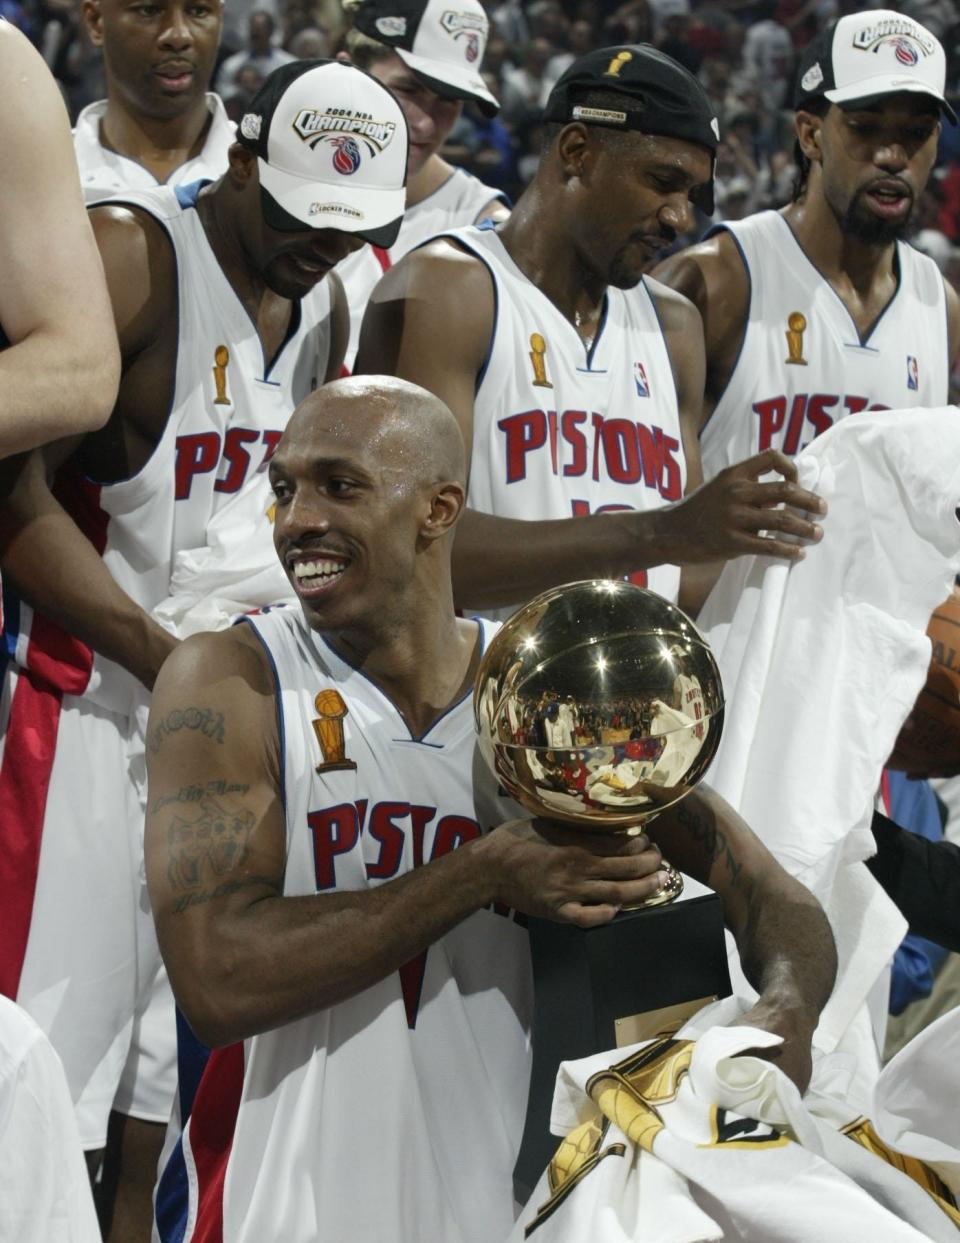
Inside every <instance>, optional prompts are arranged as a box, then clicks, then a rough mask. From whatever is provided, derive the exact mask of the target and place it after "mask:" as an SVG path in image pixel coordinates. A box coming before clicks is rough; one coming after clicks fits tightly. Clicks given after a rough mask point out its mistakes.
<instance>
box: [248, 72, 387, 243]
mask: <svg viewBox="0 0 960 1243" xmlns="http://www.w3.org/2000/svg"><path fill="white" fill-rule="evenodd" d="M237 141H238V142H240V143H242V144H243V145H244V146H245V147H247V148H248V150H250V151H254V152H255V153H256V155H257V167H258V169H259V173H260V190H261V197H262V205H263V215H264V219H265V220H266V222H267V224H268V225H270V227H271V228H274V229H282V230H296V229H304V228H309V229H338V230H340V232H342V233H356V234H358V235H359V236H360V237H362V238H363V239H364V240H365V241H368V242H372V243H373V244H374V245H376V246H392V245H393V243H394V242H395V241H396V237H397V233H398V232H399V231H400V225H401V223H402V221H403V211H404V204H405V199H406V180H407V146H408V136H407V123H406V120H405V119H404V116H403V113H402V112H401V110H400V106H399V104H398V103H397V101H396V100H395V99H394V97H393V95H391V94H390V92H389V91H388V90H387V88H386V87H385V86H383V85H381V83H379V82H377V81H376V79H375V78H372V77H371V76H370V75H369V74H368V73H364V72H363V70H362V69H357V68H356V67H355V66H354V65H347V64H344V63H342V62H341V61H333V60H300V61H294V62H292V63H291V64H288V65H282V66H281V67H280V68H279V69H275V70H274V71H273V73H271V74H269V75H268V77H267V79H266V80H265V82H264V83H263V86H261V88H260V90H259V91H257V93H256V95H255V96H254V98H253V100H252V101H251V104H250V107H249V109H248V110H247V112H245V113H244V115H243V117H242V118H241V120H240V124H239V126H238V127H237Z"/></svg>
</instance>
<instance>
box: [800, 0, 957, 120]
mask: <svg viewBox="0 0 960 1243" xmlns="http://www.w3.org/2000/svg"><path fill="white" fill-rule="evenodd" d="M946 75H947V59H946V55H945V53H944V50H943V46H942V45H941V43H940V40H939V39H937V38H935V37H934V35H932V34H931V33H930V31H929V30H927V28H926V27H925V26H921V25H920V23H919V22H915V21H914V20H913V19H912V18H910V17H904V15H903V14H902V13H896V12H894V11H893V10H892V9H869V10H867V11H866V12H863V13H849V14H848V15H847V16H846V17H841V18H840V20H839V21H838V22H834V23H833V25H831V26H828V27H827V28H826V30H824V31H823V32H822V33H821V34H819V35H817V37H816V38H815V39H812V40H811V41H810V43H808V44H807V46H806V48H805V49H804V54H803V56H802V58H801V60H800V67H799V69H798V70H797V89H796V92H795V95H794V107H796V108H798V109H799V108H802V107H803V105H804V103H806V102H807V101H808V100H811V99H816V98H818V97H819V98H823V99H828V100H829V101H830V103H832V104H839V105H840V106H841V107H844V106H845V107H848V108H850V107H853V106H854V105H856V104H866V103H869V102H872V101H874V100H877V99H881V98H882V97H883V96H884V95H898V94H900V93H901V92H904V91H905V92H907V93H908V94H916V95H927V96H929V97H930V98H931V99H933V100H935V101H936V103H937V105H938V107H939V108H940V110H941V111H942V112H945V113H946V115H947V116H948V117H949V118H950V120H951V121H953V122H954V124H956V121H957V116H956V113H955V112H954V110H953V108H951V107H950V105H949V104H948V103H947V101H946V99H945V98H944V86H945V84H946Z"/></svg>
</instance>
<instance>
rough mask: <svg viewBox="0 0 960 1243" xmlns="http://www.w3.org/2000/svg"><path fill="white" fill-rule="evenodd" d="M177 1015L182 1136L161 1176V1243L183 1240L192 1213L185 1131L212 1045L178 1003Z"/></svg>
mask: <svg viewBox="0 0 960 1243" xmlns="http://www.w3.org/2000/svg"><path fill="white" fill-rule="evenodd" d="M176 1016H177V1092H178V1094H179V1098H180V1137H179V1138H178V1139H177V1142H176V1144H175V1146H174V1148H173V1149H172V1151H171V1153H170V1156H169V1157H168V1158H167V1164H166V1165H165V1166H164V1168H163V1173H162V1174H161V1175H160V1178H159V1179H158V1180H157V1199H156V1205H155V1208H154V1214H155V1218H156V1224H157V1233H158V1234H159V1236H160V1240H161V1243H182V1240H183V1237H184V1235H185V1234H186V1230H187V1218H188V1216H189V1214H190V1182H189V1179H188V1178H187V1164H186V1162H185V1161H184V1159H183V1131H184V1128H185V1127H186V1125H187V1123H188V1122H189V1120H190V1115H191V1113H192V1112H193V1102H194V1100H195V1099H196V1095H197V1088H198V1087H199V1086H200V1080H201V1078H202V1077H203V1072H204V1070H206V1067H207V1062H208V1061H209V1060H210V1049H209V1048H208V1047H207V1045H205V1044H202V1043H201V1042H200V1041H199V1040H198V1039H197V1038H196V1036H195V1035H194V1034H193V1029H192V1028H191V1027H190V1024H189V1023H188V1022H187V1020H186V1019H185V1018H184V1017H183V1014H182V1013H181V1012H180V1007H179V1006H177V1007H176Z"/></svg>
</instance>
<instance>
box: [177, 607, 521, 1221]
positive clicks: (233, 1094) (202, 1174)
mask: <svg viewBox="0 0 960 1243" xmlns="http://www.w3.org/2000/svg"><path fill="white" fill-rule="evenodd" d="M250 624H251V625H252V626H253V627H254V628H255V630H256V631H257V633H258V635H259V637H260V639H261V641H262V642H263V644H264V646H265V648H266V650H267V653H268V654H269V657H270V660H271V663H272V665H273V668H274V671H275V677H276V682H277V695H278V719H279V722H280V730H281V735H280V749H281V753H282V754H283V755H284V757H285V767H284V803H285V807H286V824H287V859H286V869H285V876H284V893H285V894H286V895H303V894H323V893H336V892H340V891H344V890H349V891H355V890H366V889H372V888H375V887H377V886H378V885H381V884H383V883H385V882H387V881H390V880H392V879H394V878H396V877H398V876H402V875H404V874H406V873H408V872H410V871H412V870H413V869H414V868H416V867H418V866H420V865H422V864H426V863H428V862H430V861H431V860H432V859H436V858H438V857H439V856H441V855H443V854H446V853H448V852H449V851H451V850H454V849H456V848H457V847H459V846H461V845H463V844H464V843H466V842H469V841H471V840H472V839H473V838H476V837H478V836H479V835H480V834H482V833H484V832H486V831H488V830H489V829H490V828H492V827H494V826H495V825H497V824H499V823H501V822H503V821H505V820H510V819H514V818H516V817H517V815H518V814H520V815H522V814H523V813H522V811H520V809H519V808H518V807H517V806H516V804H514V803H511V802H509V801H508V800H507V799H504V798H499V797H498V796H497V793H496V783H495V781H494V780H493V778H492V776H490V775H489V774H488V773H487V769H486V766H485V765H484V764H483V763H482V761H480V760H479V759H478V757H477V755H476V748H475V736H474V728H473V716H472V710H471V705H470V700H469V696H468V697H466V698H465V699H464V700H461V701H460V702H459V703H458V704H456V705H455V706H454V707H452V708H451V709H450V711H449V712H448V713H447V714H446V715H445V716H444V717H442V718H441V719H440V720H439V721H437V722H436V724H435V725H434V726H433V727H432V728H431V729H430V730H429V731H428V732H427V734H426V735H425V736H424V737H423V738H413V737H412V736H411V734H410V731H409V730H408V728H407V726H406V724H405V723H404V721H403V719H402V717H401V716H400V714H399V713H398V712H397V710H396V708H395V707H394V705H393V703H392V702H391V701H390V700H389V699H388V698H387V697H386V696H385V695H384V694H383V693H382V692H381V691H380V690H379V689H378V688H377V687H376V686H374V684H373V683H372V682H370V681H369V680H368V679H367V678H366V676H365V675H364V674H363V673H362V672H359V671H358V670H355V669H352V668H351V667H350V666H349V665H347V664H346V663H344V661H342V660H341V659H340V658H339V657H338V656H337V655H335V654H334V652H333V651H332V650H331V649H330V648H329V647H328V646H327V645H326V643H325V642H324V641H323V639H321V638H320V637H319V636H318V635H316V634H315V633H313V632H312V631H311V630H310V629H309V627H308V626H307V624H306V622H305V621H304V619H303V615H302V613H301V611H300V609H299V608H297V607H289V608H284V607H281V608H279V609H275V610H272V611H271V612H270V613H268V614H267V615H263V616H258V617H256V618H255V619H250ZM483 624H484V623H481V625H483ZM486 625H487V626H489V623H486ZM318 697H319V698H318ZM321 707H322V709H323V711H324V712H325V713H326V714H327V716H326V717H325V718H324V721H323V722H321V712H320V708H321ZM321 724H323V728H320V726H321ZM331 724H332V726H333V728H332V729H330V728H329V727H330V726H331ZM325 730H326V732H324V731H325ZM341 730H342V734H341V732H340V731H341ZM531 993H532V981H531V977H530V961H529V948H528V943H527V933H526V929H525V928H524V927H522V926H521V925H520V924H518V923H517V922H516V921H515V920H514V918H513V917H512V913H511V912H508V911H505V910H504V911H498V910H493V909H486V910H481V911H478V912H476V913H474V914H473V915H472V916H470V917H469V918H468V919H466V920H464V921H463V923H461V924H459V925H458V926H457V927H455V928H453V929H452V930H451V931H450V932H448V933H447V934H445V935H444V936H443V937H441V938H440V939H439V940H438V941H436V942H434V943H433V944H432V945H431V946H430V947H429V948H428V949H427V950H426V951H425V952H424V953H423V954H420V955H418V957H417V958H416V959H415V960H414V961H413V962H411V963H409V964H407V966H406V967H404V968H403V969H401V970H400V971H399V972H394V973H393V974H392V975H390V976H388V977H387V978H386V979H384V980H382V981H380V983H378V984H375V985H373V986H372V987H370V988H367V989H365V990H364V991H363V992H362V993H360V994H358V995H357V996H356V997H353V998H350V999H349V1000H347V1001H343V1002H341V1003H340V1004H338V1005H335V1006H332V1007H330V1008H329V1009H327V1010H322V1011H320V1012H318V1013H316V1014H314V1015H311V1016H309V1017H307V1018H304V1019H300V1020H298V1021H296V1022H293V1023H288V1024H286V1025H285V1026H283V1027H282V1028H279V1029H278V1030H276V1031H271V1032H266V1033H264V1034H263V1035H259V1036H255V1037H253V1038H252V1039H250V1040H247V1041H246V1042H245V1043H244V1045H243V1046H242V1047H241V1046H234V1048H233V1049H232V1050H231V1049H224V1050H217V1051H216V1052H215V1053H214V1054H213V1056H212V1057H211V1059H210V1062H209V1063H208V1065H207V1069H206V1070H205V1072H204V1077H203V1079H202V1080H201V1083H200V1086H199V1088H198V1091H197V1095H196V1098H195V1101H194V1105H193V1111H192V1114H191V1117H190V1121H189V1123H188V1124H187V1127H186V1129H185V1131H184V1135H183V1137H182V1141H181V1143H180V1145H178V1147H177V1149H176V1150H175V1151H174V1154H173V1157H172V1159H171V1160H172V1162H173V1164H172V1165H171V1167H169V1169H168V1170H167V1171H166V1172H165V1173H164V1175H163V1177H162V1178H161V1183H160V1188H159V1192H158V1197H157V1236H158V1237H159V1238H160V1239H162V1240H164V1243H166V1240H167V1239H173V1238H176V1239H178V1240H183V1243H189V1240H191V1239H194V1238H198V1239H199V1238H203V1239H208V1238H214V1237H216V1238H223V1239H228V1240H230V1243H263V1241H264V1240H266V1239H283V1240H284V1243H316V1241H317V1240H320V1239H330V1240H334V1239H336V1240H342V1241H343V1243H353V1241H356V1243H361V1240H364V1241H365V1240H369V1241H370V1243H374V1241H376V1243H427V1241H428V1240H429V1241H430V1243H433V1241H434V1240H436V1241H437V1243H439V1241H440V1240H442V1241H443V1243H490V1240H493V1239H503V1238H505V1237H506V1235H507V1234H508V1233H509V1232H510V1229H511V1228H512V1224H513V1193H512V1181H511V1179H512V1169H513V1164H514V1161H515V1159H516V1154H517V1149H518V1146H519V1139H520V1135H521V1131H522V1124H523V1117H524V1111H525V1108H526V1098H527V1087H528V1081H529V1061H528V1031H529V1020H530V1014H531ZM178 1163H179V1164H181V1165H182V1167H183V1169H182V1172H181V1173H180V1174H178V1172H177V1165H178ZM220 1178H222V1191H221V1190H220V1187H219V1186H218V1179H220ZM187 1193H189V1194H188V1198H187V1199H184V1196H186V1195H187ZM178 1222H186V1223H187V1228H186V1231H185V1233H183V1232H180V1233H177V1232H176V1230H177V1227H176V1223H178ZM214 1223H221V1225H220V1228H221V1229H222V1234H221V1233H213V1232H211V1231H212V1230H213V1227H214Z"/></svg>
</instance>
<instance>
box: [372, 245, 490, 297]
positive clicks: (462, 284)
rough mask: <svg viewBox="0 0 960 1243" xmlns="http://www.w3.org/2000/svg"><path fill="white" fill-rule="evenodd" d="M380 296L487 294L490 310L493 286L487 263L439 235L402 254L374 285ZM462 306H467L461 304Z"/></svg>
mask: <svg viewBox="0 0 960 1243" xmlns="http://www.w3.org/2000/svg"><path fill="white" fill-rule="evenodd" d="M377 294H378V295H380V296H381V297H382V298H385V297H390V298H411V297H414V298H415V297H420V296H423V295H424V294H427V295H428V296H429V297H430V298H431V299H433V298H440V299H444V300H456V299H459V298H461V297H462V296H463V295H464V294H467V295H474V294H479V295H481V296H484V295H485V297H486V300H487V301H488V302H489V304H490V307H491V310H492V306H493V288H492V285H491V281H490V275H489V272H488V271H487V268H486V265H485V264H484V263H483V262H482V261H481V260H480V259H479V258H478V257H477V256H476V255H474V254H472V253H471V252H470V251H469V250H467V249H466V248H465V247H463V246H460V245H458V243H457V242H455V241H454V240H453V239H452V238H447V237H440V238H437V239H436V240H435V241H432V242H428V243H427V245H425V246H420V247H419V248H418V249H417V250H413V251H411V252H410V254H408V255H405V256H404V258H403V259H401V260H400V262H399V263H398V264H395V265H394V267H392V268H391V269H390V270H389V271H388V272H387V273H386V275H385V276H384V277H383V280H381V282H380V284H379V285H378V286H377ZM463 309H464V310H466V309H467V308H466V307H464V308H463Z"/></svg>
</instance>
